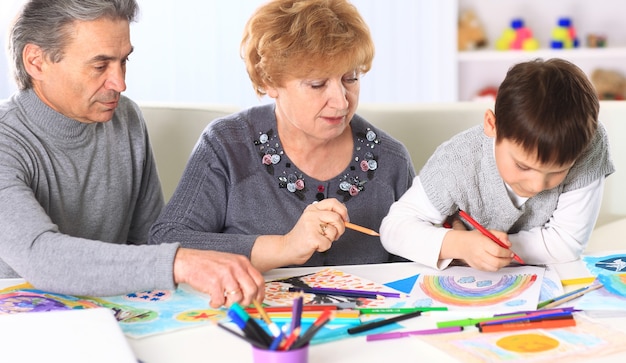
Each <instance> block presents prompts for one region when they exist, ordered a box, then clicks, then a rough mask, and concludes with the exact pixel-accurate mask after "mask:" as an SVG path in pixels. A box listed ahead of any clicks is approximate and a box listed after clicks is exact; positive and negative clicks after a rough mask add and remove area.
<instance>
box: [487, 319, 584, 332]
mask: <svg viewBox="0 0 626 363" xmlns="http://www.w3.org/2000/svg"><path fill="white" fill-rule="evenodd" d="M575 325H576V319H574V317H573V316H571V317H567V318H560V319H545V320H537V321H530V322H519V323H508V324H493V325H485V326H480V327H479V328H478V330H479V331H480V332H481V333H496V332H507V331H515V330H526V329H552V328H563V327H568V326H575Z"/></svg>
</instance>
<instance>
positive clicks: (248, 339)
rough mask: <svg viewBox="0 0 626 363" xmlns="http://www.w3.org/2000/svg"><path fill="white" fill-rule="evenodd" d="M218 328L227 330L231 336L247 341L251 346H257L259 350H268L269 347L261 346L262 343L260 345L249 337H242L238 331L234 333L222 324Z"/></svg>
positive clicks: (218, 324)
mask: <svg viewBox="0 0 626 363" xmlns="http://www.w3.org/2000/svg"><path fill="white" fill-rule="evenodd" d="M217 326H219V327H220V328H222V329H224V330H226V331H227V332H229V333H230V334H232V335H234V336H236V337H237V338H239V339H243V340H245V341H246V342H248V343H250V344H252V345H254V346H255V347H257V348H261V349H267V346H266V345H264V344H261V343H260V342H259V341H257V340H256V339H252V338H250V337H249V336H246V335H241V334H239V333H237V332H236V331H234V330H232V329H230V328H228V327H226V326H224V325H222V324H221V323H217Z"/></svg>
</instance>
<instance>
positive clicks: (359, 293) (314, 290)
mask: <svg viewBox="0 0 626 363" xmlns="http://www.w3.org/2000/svg"><path fill="white" fill-rule="evenodd" d="M289 291H290V292H297V291H302V292H305V293H309V294H318V295H336V296H348V297H362V298H367V299H383V298H385V297H394V298H401V297H405V296H406V295H405V294H401V293H398V292H387V291H368V290H346V289H334V288H330V287H290V288H289Z"/></svg>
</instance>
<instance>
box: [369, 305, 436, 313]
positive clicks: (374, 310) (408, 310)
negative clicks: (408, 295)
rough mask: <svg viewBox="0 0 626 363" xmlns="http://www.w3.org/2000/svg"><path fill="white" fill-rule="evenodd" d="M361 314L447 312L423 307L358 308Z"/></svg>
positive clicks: (434, 307) (433, 307) (432, 307)
mask: <svg viewBox="0 0 626 363" xmlns="http://www.w3.org/2000/svg"><path fill="white" fill-rule="evenodd" d="M358 310H359V311H360V312H361V314H406V313H412V312H414V311H422V312H424V311H448V308H447V307H446V306H424V307H415V308H359V309H358Z"/></svg>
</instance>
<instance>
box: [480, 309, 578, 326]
mask: <svg viewBox="0 0 626 363" xmlns="http://www.w3.org/2000/svg"><path fill="white" fill-rule="evenodd" d="M571 316H572V313H571V312H569V311H562V312H552V313H548V314H540V313H538V314H532V315H530V314H529V315H525V316H520V317H506V318H500V319H496V320H488V321H483V322H480V323H478V324H477V326H478V327H481V326H486V325H496V324H509V323H519V322H530V321H537V320H547V319H556V318H567V317H571Z"/></svg>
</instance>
